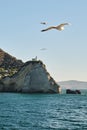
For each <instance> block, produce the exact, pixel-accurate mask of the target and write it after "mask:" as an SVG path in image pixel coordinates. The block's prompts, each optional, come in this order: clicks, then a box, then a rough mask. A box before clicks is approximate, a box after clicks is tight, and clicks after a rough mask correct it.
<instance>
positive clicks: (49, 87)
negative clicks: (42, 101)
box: [0, 61, 60, 93]
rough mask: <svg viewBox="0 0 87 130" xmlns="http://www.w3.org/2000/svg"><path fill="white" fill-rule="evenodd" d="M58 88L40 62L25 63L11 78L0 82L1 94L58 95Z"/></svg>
mask: <svg viewBox="0 0 87 130" xmlns="http://www.w3.org/2000/svg"><path fill="white" fill-rule="evenodd" d="M59 90H60V86H59V85H58V84H57V83H56V82H55V80H54V79H53V78H52V77H51V76H50V74H49V73H48V72H47V70H46V67H45V65H44V64H43V63H42V61H29V62H26V63H25V64H24V65H23V66H22V67H21V69H20V70H19V71H18V72H17V73H16V74H14V75H13V76H12V77H5V78H3V79H1V80H0V91H1V92H23V93H59Z"/></svg>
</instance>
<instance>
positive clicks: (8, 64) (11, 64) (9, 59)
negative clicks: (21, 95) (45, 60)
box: [0, 49, 23, 70]
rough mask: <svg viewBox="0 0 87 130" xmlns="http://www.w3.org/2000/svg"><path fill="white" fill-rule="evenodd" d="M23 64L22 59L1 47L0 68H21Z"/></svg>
mask: <svg viewBox="0 0 87 130" xmlns="http://www.w3.org/2000/svg"><path fill="white" fill-rule="evenodd" d="M22 65H23V62H22V60H18V59H16V58H15V57H13V56H11V55H9V54H8V53H7V52H5V51H3V50H2V49H0V68H1V67H2V68H4V69H7V70H8V69H13V68H16V69H19V68H20V67H21V66H22Z"/></svg>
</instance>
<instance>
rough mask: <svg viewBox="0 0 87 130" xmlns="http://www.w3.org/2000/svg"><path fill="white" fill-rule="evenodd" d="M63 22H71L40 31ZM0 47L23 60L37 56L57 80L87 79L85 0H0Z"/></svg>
mask: <svg viewBox="0 0 87 130" xmlns="http://www.w3.org/2000/svg"><path fill="white" fill-rule="evenodd" d="M41 22H47V25H41V24H40V23H41ZM64 22H69V23H71V24H72V26H66V27H65V30H64V31H61V32H60V31H57V30H50V31H47V32H41V30H42V29H44V28H46V27H49V26H51V25H55V26H56V25H58V24H60V23H64ZM0 48H2V49H3V50H4V51H6V52H8V53H10V54H11V55H13V56H15V57H17V58H18V59H22V60H23V61H24V62H25V61H27V60H31V59H32V58H34V57H35V56H37V58H38V60H42V61H43V63H44V64H45V65H46V68H47V70H48V72H49V73H50V74H51V76H52V77H53V78H54V79H55V80H56V81H62V80H63V81H64V80H80V81H87V0H0ZM41 48H47V50H40V49H41Z"/></svg>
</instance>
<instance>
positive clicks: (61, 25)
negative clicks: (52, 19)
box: [58, 23, 71, 27]
mask: <svg viewBox="0 0 87 130" xmlns="http://www.w3.org/2000/svg"><path fill="white" fill-rule="evenodd" d="M65 25H71V24H70V23H62V24H60V25H58V26H60V27H63V26H65Z"/></svg>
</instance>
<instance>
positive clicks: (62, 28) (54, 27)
mask: <svg viewBox="0 0 87 130" xmlns="http://www.w3.org/2000/svg"><path fill="white" fill-rule="evenodd" d="M65 25H71V24H70V23H62V24H60V25H58V26H51V27H49V28H46V29H43V30H41V32H44V31H48V30H51V29H57V30H59V31H62V30H64V26H65Z"/></svg>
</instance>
